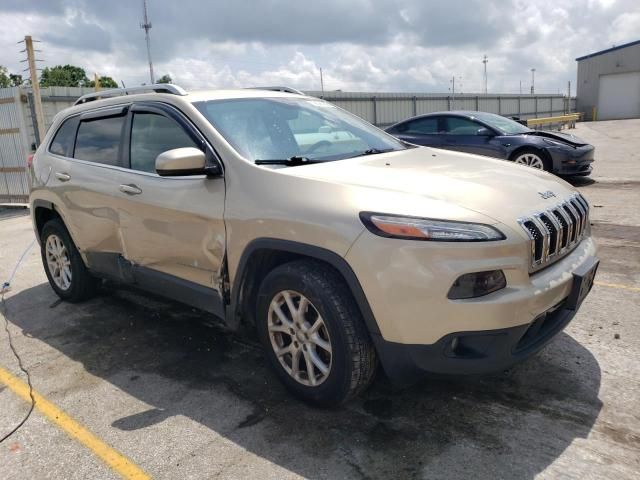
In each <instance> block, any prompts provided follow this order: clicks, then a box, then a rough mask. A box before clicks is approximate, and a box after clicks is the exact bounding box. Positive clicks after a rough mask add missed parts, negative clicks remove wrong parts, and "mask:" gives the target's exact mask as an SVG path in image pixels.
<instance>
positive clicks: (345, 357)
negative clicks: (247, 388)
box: [256, 261, 377, 407]
mask: <svg viewBox="0 0 640 480" xmlns="http://www.w3.org/2000/svg"><path fill="white" fill-rule="evenodd" d="M256 318H257V328H258V335H259V337H260V340H261V342H262V344H263V346H264V348H265V350H266V355H267V357H268V358H269V361H270V363H271V365H272V366H273V368H274V369H275V371H276V373H277V374H278V377H279V378H280V379H281V381H282V382H283V383H284V384H285V385H286V386H287V388H288V389H289V390H290V391H291V392H292V393H294V394H295V395H296V396H298V397H299V398H301V399H303V400H305V401H308V402H311V403H314V404H317V405H321V406H326V407H334V406H338V405H340V404H342V403H344V402H346V401H347V400H349V399H350V398H352V397H353V396H355V395H357V394H358V393H360V392H361V391H363V390H364V389H365V388H366V387H367V386H368V385H369V384H370V382H371V380H372V379H373V376H374V374H375V371H376V366H377V360H376V353H375V349H374V347H373V344H372V343H371V339H370V338H369V335H368V332H367V330H366V327H365V326H364V323H363V320H362V316H361V314H360V311H359V309H358V306H357V305H356V303H355V301H354V300H353V298H352V296H351V295H350V293H349V289H348V287H347V285H346V284H345V283H344V281H343V279H342V278H341V277H340V275H338V274H337V273H336V272H335V271H334V270H333V269H331V268H330V267H328V266H326V265H324V264H322V263H319V262H314V261H297V262H292V263H287V264H284V265H281V266H279V267H277V268H275V269H274V270H273V271H271V272H270V273H269V274H268V275H267V277H266V278H265V279H264V281H263V282H262V285H261V287H260V292H259V294H258V306H257V317H256Z"/></svg>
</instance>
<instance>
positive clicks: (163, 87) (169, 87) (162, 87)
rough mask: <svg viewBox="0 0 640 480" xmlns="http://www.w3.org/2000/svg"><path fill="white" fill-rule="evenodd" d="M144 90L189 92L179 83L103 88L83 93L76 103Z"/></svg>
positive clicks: (176, 92)
mask: <svg viewBox="0 0 640 480" xmlns="http://www.w3.org/2000/svg"><path fill="white" fill-rule="evenodd" d="M142 92H156V93H171V94H173V95H186V94H187V92H186V91H184V90H183V89H182V88H180V87H179V86H177V85H173V84H172V83H154V84H153V85H141V86H139V87H128V88H112V89H110V90H101V91H98V92H93V93H87V94H86V95H82V96H81V97H80V98H78V99H77V100H76V102H75V103H74V105H80V104H81V103H87V102H93V101H94V100H99V99H101V98H106V97H118V96H121V95H129V94H131V93H142Z"/></svg>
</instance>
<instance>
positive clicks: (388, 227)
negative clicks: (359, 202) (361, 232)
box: [360, 212, 506, 242]
mask: <svg viewBox="0 0 640 480" xmlns="http://www.w3.org/2000/svg"><path fill="white" fill-rule="evenodd" d="M360 219H361V220H362V223H363V224H364V225H365V227H367V229H368V230H369V231H370V232H371V233H374V234H376V235H379V236H381V237H390V238H404V239H408V240H431V241H436V242H490V241H495V240H504V239H505V238H506V237H505V236H504V234H503V233H502V232H501V231H500V230H498V229H497V228H494V227H492V226H491V225H484V224H482V223H466V222H454V221H449V220H433V219H430V218H415V217H400V216H396V215H387V214H383V213H371V212H362V213H361V214H360Z"/></svg>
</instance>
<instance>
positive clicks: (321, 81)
mask: <svg viewBox="0 0 640 480" xmlns="http://www.w3.org/2000/svg"><path fill="white" fill-rule="evenodd" d="M320 90H322V96H323V97H324V79H323V78H322V68H321V69H320Z"/></svg>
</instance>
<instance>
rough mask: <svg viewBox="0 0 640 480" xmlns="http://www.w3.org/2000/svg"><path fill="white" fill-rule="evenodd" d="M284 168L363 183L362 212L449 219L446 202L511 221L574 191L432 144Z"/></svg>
mask: <svg viewBox="0 0 640 480" xmlns="http://www.w3.org/2000/svg"><path fill="white" fill-rule="evenodd" d="M280 172H282V173H286V174H289V175H294V176H298V177H304V178H310V179H315V180H321V181H326V182H330V183H332V184H342V185H346V186H353V187H363V188H365V189H366V190H367V191H366V195H359V196H358V197H359V198H367V199H370V200H369V203H370V204H373V206H371V205H370V204H362V203H363V202H362V201H360V204H359V205H358V207H359V208H361V209H362V210H375V211H381V212H384V213H397V214H402V215H419V216H425V217H431V218H446V217H444V216H440V215H441V214H444V211H445V210H446V208H444V207H445V206H444V205H443V204H442V202H446V204H448V205H452V206H456V207H462V208H464V209H466V210H471V211H473V212H477V213H480V214H482V215H483V216H487V217H490V218H492V219H494V220H495V221H497V222H501V223H506V224H513V223H514V222H515V221H516V220H517V219H518V218H519V217H521V216H524V215H529V214H531V213H533V212H535V211H538V210H542V209H546V208H549V207H550V206H552V205H554V204H555V203H559V202H560V201H561V200H562V199H564V198H566V197H568V196H570V195H571V194H572V193H574V192H575V190H574V189H573V187H572V186H571V185H569V184H568V183H566V182H565V181H563V180H561V179H559V178H557V177H555V176H553V175H550V174H548V173H546V172H541V171H537V170H534V169H532V168H530V167H526V166H523V165H516V164H513V163H511V162H507V161H504V160H494V159H490V158H488V157H482V156H478V155H470V154H465V153H460V152H450V151H446V150H440V149H434V148H428V147H417V148H412V149H408V150H402V151H398V152H389V153H384V154H377V155H370V156H365V157H358V158H353V159H347V160H340V161H334V162H327V163H321V164H313V165H306V166H300V167H289V168H284V169H281V170H280ZM372 190H377V192H376V191H372ZM548 192H552V194H553V195H554V196H550V195H549V193H548ZM391 193H395V195H389V194H391ZM543 194H544V195H543ZM543 197H547V198H543ZM421 199H426V200H433V201H436V202H420V200H421ZM388 205H393V207H392V208H393V211H390V210H389V209H388V208H385V207H387V206H388ZM428 205H429V206H428ZM389 208H391V207H389ZM398 209H401V210H402V211H396V210H398ZM425 210H433V211H425Z"/></svg>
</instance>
